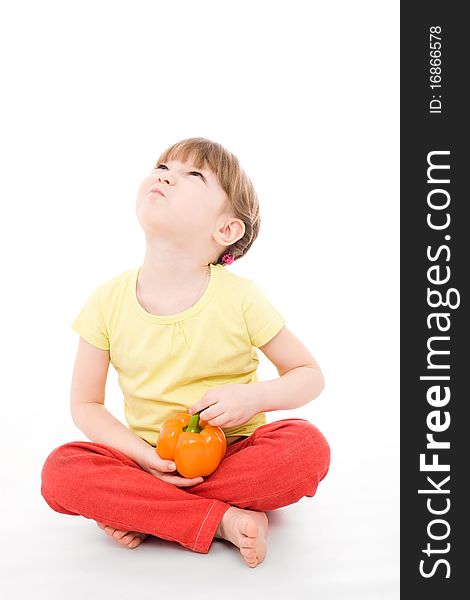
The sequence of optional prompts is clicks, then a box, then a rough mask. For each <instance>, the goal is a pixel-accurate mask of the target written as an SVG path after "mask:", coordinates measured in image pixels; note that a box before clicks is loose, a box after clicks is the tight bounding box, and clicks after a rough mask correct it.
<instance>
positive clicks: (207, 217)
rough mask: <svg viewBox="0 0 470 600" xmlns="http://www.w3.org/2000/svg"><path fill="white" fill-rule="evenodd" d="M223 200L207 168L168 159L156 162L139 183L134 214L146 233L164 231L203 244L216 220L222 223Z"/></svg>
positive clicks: (163, 232) (215, 224)
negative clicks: (198, 167)
mask: <svg viewBox="0 0 470 600" xmlns="http://www.w3.org/2000/svg"><path fill="white" fill-rule="evenodd" d="M227 200H228V198H227V195H226V193H225V192H224V190H223V189H222V188H221V186H220V184H219V182H218V180H217V177H216V176H215V174H214V173H213V172H212V171H210V170H209V169H208V168H206V167H205V168H203V169H196V167H194V165H193V164H192V163H190V162H186V163H183V162H181V161H179V160H169V161H166V162H165V163H159V164H156V165H155V167H154V169H153V170H152V172H151V173H150V174H149V175H148V176H147V177H146V178H145V179H144V180H143V181H142V183H141V184H140V187H139V190H138V194H137V202H136V214H137V218H138V220H139V223H140V224H141V226H142V227H143V229H144V230H145V231H146V232H148V233H152V232H153V233H158V234H159V235H164V234H165V233H167V234H168V235H169V236H170V237H171V239H173V240H174V241H177V242H186V243H188V242H194V243H198V244H199V243H201V242H203V241H204V240H205V242H206V243H207V241H208V240H209V239H210V236H211V234H212V232H213V231H214V230H215V229H216V228H217V227H218V225H219V222H220V224H223V220H224V216H223V213H224V208H226V207H227V206H228V204H226V202H227ZM220 219H222V220H220ZM188 236H190V237H188ZM190 245H192V243H190Z"/></svg>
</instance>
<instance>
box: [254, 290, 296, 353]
mask: <svg viewBox="0 0 470 600" xmlns="http://www.w3.org/2000/svg"><path fill="white" fill-rule="evenodd" d="M243 317H244V319H245V323H246V326H247V329H248V333H249V336H250V340H251V343H252V345H253V346H257V347H259V346H263V345H264V344H266V343H267V342H269V340H270V339H272V338H273V337H274V336H275V335H276V334H277V333H279V331H280V330H281V329H282V327H283V325H284V324H285V322H286V321H285V319H284V317H283V315H282V314H281V313H280V312H279V311H278V310H277V309H276V308H275V307H274V306H273V305H272V304H271V302H270V301H269V300H268V298H267V297H266V294H265V293H264V291H263V290H262V289H261V288H260V287H259V286H257V285H256V284H255V283H252V285H251V286H250V287H249V288H248V291H247V293H246V294H245V296H244V298H243Z"/></svg>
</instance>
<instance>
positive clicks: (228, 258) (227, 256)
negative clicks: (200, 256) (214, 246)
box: [222, 252, 235, 265]
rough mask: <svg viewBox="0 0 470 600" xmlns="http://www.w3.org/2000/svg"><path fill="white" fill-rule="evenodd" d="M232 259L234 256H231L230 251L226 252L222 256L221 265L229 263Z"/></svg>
mask: <svg viewBox="0 0 470 600" xmlns="http://www.w3.org/2000/svg"><path fill="white" fill-rule="evenodd" d="M234 260H235V258H234V256H233V254H231V253H230V252H228V253H227V254H224V255H223V256H222V264H223V265H231V264H232V263H233V261H234Z"/></svg>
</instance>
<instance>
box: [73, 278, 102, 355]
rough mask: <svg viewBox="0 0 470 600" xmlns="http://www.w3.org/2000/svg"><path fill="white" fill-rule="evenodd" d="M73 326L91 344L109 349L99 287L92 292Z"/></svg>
mask: <svg viewBox="0 0 470 600" xmlns="http://www.w3.org/2000/svg"><path fill="white" fill-rule="evenodd" d="M71 328H72V329H73V330H74V331H76V332H77V333H78V334H79V335H80V336H81V337H82V338H83V339H85V340H86V341H87V342H88V343H89V344H92V345H93V346H96V347H97V348H100V349H101V350H109V334H108V331H107V328H106V324H105V321H104V315H103V308H102V304H101V301H100V296H99V288H96V289H95V290H94V291H93V292H92V293H91V294H90V296H89V297H88V299H87V301H86V302H85V304H84V306H83V307H82V309H81V311H80V313H79V314H78V316H77V317H76V319H75V321H74V322H73V323H72V325H71Z"/></svg>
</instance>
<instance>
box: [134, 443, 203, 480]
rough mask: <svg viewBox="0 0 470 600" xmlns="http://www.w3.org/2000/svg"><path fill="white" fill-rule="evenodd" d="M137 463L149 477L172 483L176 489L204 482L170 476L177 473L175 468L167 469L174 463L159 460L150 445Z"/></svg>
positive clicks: (200, 478) (198, 478) (196, 478)
mask: <svg viewBox="0 0 470 600" xmlns="http://www.w3.org/2000/svg"><path fill="white" fill-rule="evenodd" d="M137 462H138V464H139V465H140V466H141V467H142V469H143V470H144V471H147V473H150V475H153V476H154V477H158V479H161V480H162V481H166V482H167V483H173V485H176V486H177V487H189V486H191V485H196V484H198V483H202V482H203V481H204V479H203V478H202V477H194V478H193V479H186V477H181V476H180V475H171V474H170V473H175V472H176V473H177V472H178V471H176V466H175V467H174V468H173V469H172V468H170V467H169V465H170V464H172V463H173V464H175V463H174V461H172V460H167V459H164V458H161V457H160V456H159V455H158V454H157V451H156V450H155V448H154V447H153V446H150V445H149V448H148V449H145V452H143V453H142V455H141V457H140V460H138V461H137Z"/></svg>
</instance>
